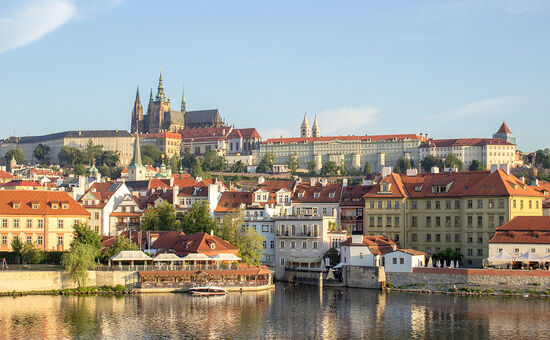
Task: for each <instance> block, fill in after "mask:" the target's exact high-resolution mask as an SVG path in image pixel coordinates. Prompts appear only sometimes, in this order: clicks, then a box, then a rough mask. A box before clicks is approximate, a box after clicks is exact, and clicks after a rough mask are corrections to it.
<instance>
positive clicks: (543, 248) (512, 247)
mask: <svg viewBox="0 0 550 340" xmlns="http://www.w3.org/2000/svg"><path fill="white" fill-rule="evenodd" d="M501 250H504V251H505V252H506V253H507V254H508V255H510V256H512V257H518V256H520V255H522V254H525V253H526V252H528V251H531V252H533V253H535V254H536V255H537V256H539V257H546V256H549V255H550V244H549V243H542V244H538V243H489V255H488V257H491V256H495V255H496V254H498V253H499V252H500V251H501Z"/></svg>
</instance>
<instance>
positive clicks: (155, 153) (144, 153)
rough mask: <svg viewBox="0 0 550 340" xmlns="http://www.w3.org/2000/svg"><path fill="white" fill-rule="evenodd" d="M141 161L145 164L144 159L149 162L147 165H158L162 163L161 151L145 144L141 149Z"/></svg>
mask: <svg viewBox="0 0 550 340" xmlns="http://www.w3.org/2000/svg"><path fill="white" fill-rule="evenodd" d="M141 159H142V161H143V162H144V164H145V159H147V160H151V164H149V163H147V165H159V164H160V163H161V162H162V151H160V149H159V148H157V147H156V146H154V145H151V144H147V145H143V146H142V147H141Z"/></svg>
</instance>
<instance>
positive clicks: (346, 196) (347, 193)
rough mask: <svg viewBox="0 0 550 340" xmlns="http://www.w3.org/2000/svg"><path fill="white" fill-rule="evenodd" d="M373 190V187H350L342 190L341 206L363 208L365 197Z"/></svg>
mask: <svg viewBox="0 0 550 340" xmlns="http://www.w3.org/2000/svg"><path fill="white" fill-rule="evenodd" d="M370 189H372V185H348V186H345V187H343V189H342V200H341V201H340V206H361V207H363V206H364V205H365V199H364V198H363V196H364V195H365V194H366V193H367V192H368V191H369V190H370Z"/></svg>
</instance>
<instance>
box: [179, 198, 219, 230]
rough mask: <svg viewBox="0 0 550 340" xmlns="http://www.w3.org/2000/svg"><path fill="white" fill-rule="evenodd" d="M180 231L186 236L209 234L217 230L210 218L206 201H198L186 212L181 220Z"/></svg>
mask: <svg viewBox="0 0 550 340" xmlns="http://www.w3.org/2000/svg"><path fill="white" fill-rule="evenodd" d="M181 229H182V230H183V231H184V232H185V233H186V234H194V233H199V232H204V233H209V232H210V231H214V232H216V231H217V230H218V225H217V223H216V221H215V220H214V219H213V218H212V217H211V216H210V208H209V206H208V201H207V200H200V201H198V202H196V203H195V204H193V206H191V208H189V210H187V212H186V213H185V214H184V215H183V218H182V219H181Z"/></svg>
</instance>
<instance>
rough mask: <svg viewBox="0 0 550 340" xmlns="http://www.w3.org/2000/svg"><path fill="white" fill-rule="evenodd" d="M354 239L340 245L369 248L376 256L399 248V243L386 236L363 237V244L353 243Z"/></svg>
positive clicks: (350, 238)
mask: <svg viewBox="0 0 550 340" xmlns="http://www.w3.org/2000/svg"><path fill="white" fill-rule="evenodd" d="M352 239H353V238H352V237H348V239H347V240H345V241H343V242H342V243H340V245H342V246H367V247H369V249H370V251H371V253H373V254H374V255H383V254H387V253H390V252H392V251H394V250H396V249H397V248H398V245H397V243H395V241H394V240H392V239H391V238H389V237H387V236H384V235H374V236H363V243H352Z"/></svg>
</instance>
